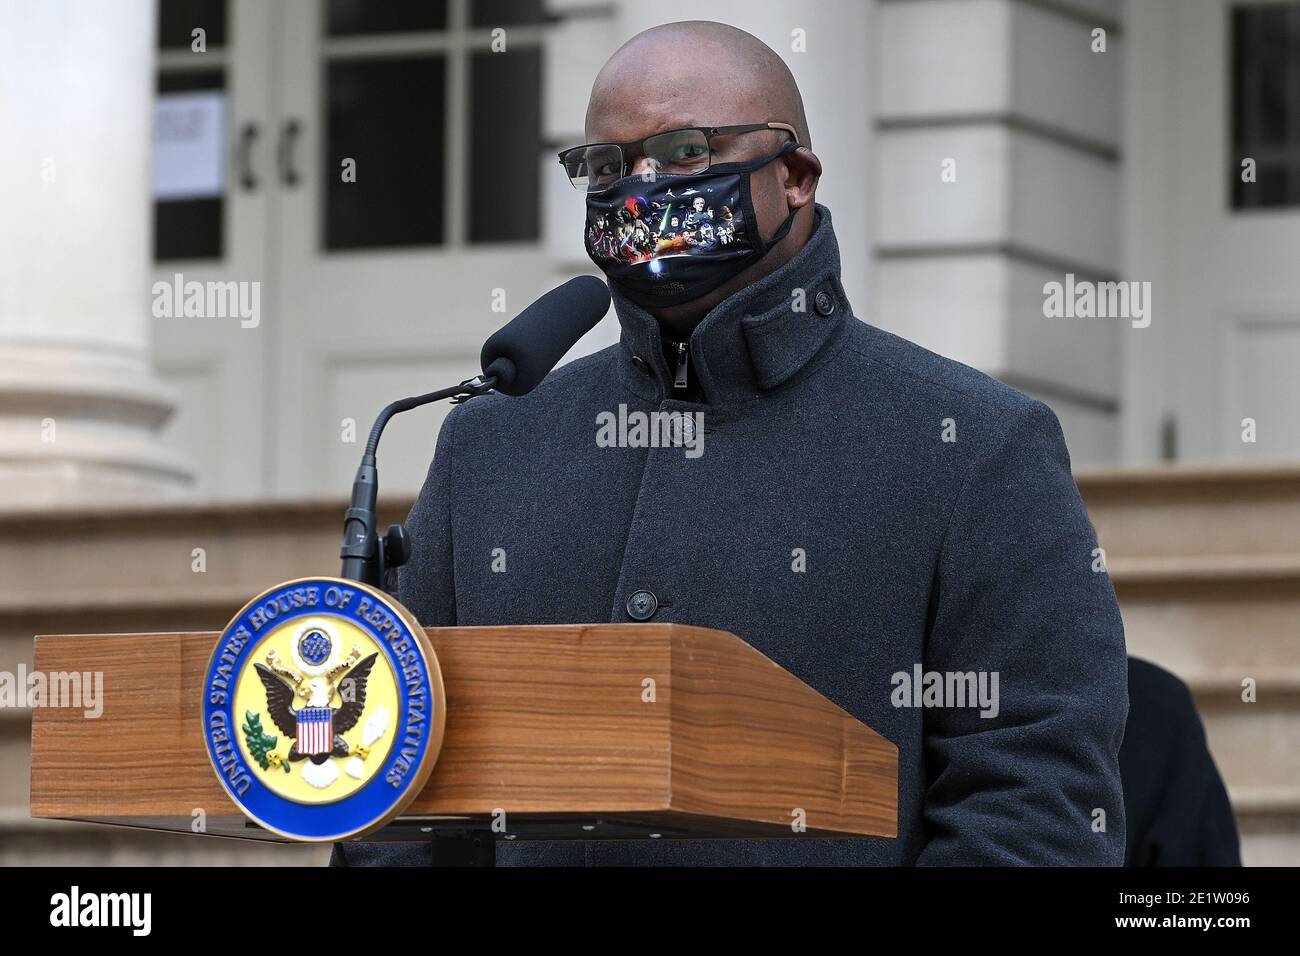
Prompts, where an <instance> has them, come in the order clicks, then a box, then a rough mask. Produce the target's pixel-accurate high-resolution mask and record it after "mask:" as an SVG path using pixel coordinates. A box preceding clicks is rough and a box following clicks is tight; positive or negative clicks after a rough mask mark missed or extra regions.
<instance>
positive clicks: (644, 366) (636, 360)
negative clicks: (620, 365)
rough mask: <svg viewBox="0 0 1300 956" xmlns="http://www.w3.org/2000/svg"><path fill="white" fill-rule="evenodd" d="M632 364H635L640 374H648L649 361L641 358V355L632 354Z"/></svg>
mask: <svg viewBox="0 0 1300 956" xmlns="http://www.w3.org/2000/svg"><path fill="white" fill-rule="evenodd" d="M632 364H633V365H635V366H636V370H637V371H638V372H640V373H641V374H642V375H649V374H650V363H649V362H647V361H646V360H645V359H643V358H642V357H641V356H639V355H633V356H632Z"/></svg>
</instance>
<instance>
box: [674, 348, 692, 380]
mask: <svg viewBox="0 0 1300 956" xmlns="http://www.w3.org/2000/svg"><path fill="white" fill-rule="evenodd" d="M689 364H690V362H689V359H688V357H687V351H686V343H685V342H678V343H677V377H676V378H674V379H673V388H685V387H686V369H687V367H688V366H689Z"/></svg>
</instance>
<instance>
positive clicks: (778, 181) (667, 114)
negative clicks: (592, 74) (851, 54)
mask: <svg viewBox="0 0 1300 956" xmlns="http://www.w3.org/2000/svg"><path fill="white" fill-rule="evenodd" d="M755 123H785V124H787V125H789V126H793V127H794V128H795V130H796V132H797V136H798V140H799V143H800V145H801V147H803V148H801V149H796V150H794V151H792V152H788V153H782V154H781V155H779V156H778V155H777V154H778V153H779V152H780V150H781V147H782V146H783V145H784V144H785V143H787V142H789V139H790V134H789V132H788V131H785V130H771V129H769V130H757V131H754V132H750V133H742V134H719V135H717V136H715V137H713V138H712V139H711V140H710V143H709V147H710V163H711V164H723V163H743V162H753V161H755V160H759V159H762V158H763V157H771V158H772V161H771V162H768V163H766V164H765V165H763V166H762V168H759V169H755V170H753V171H752V172H750V173H749V174H748V175H749V190H750V196H751V204H752V208H753V212H754V220H755V222H754V225H756V226H757V230H758V233H759V236H760V237H761V238H762V239H763V240H764V241H769V240H770V239H771V237H772V236H773V235H774V234H775V233H776V232H777V230H778V229H780V228H781V224H782V223H783V222H785V221H786V219H787V218H790V219H791V225H790V227H789V230H788V232H787V233H786V235H785V237H784V238H783V239H781V240H780V241H779V242H778V243H777V244H776V245H775V246H773V247H772V249H770V250H769V251H768V252H767V254H765V255H763V256H761V257H760V258H759V259H758V260H757V261H756V262H754V263H753V265H751V266H750V267H749V268H747V269H745V270H744V271H743V272H740V273H739V274H738V275H735V276H733V277H732V278H730V279H729V280H727V281H726V282H724V283H723V284H722V285H720V286H718V287H717V288H716V289H714V290H712V291H711V292H708V293H706V294H704V295H702V296H700V298H698V299H695V300H693V301H691V302H684V303H682V304H680V305H674V306H667V307H663V308H659V309H655V310H654V313H655V316H656V318H658V319H659V321H660V322H661V323H662V324H664V325H667V326H669V327H671V328H672V329H674V330H675V332H676V333H677V334H680V335H684V334H686V333H687V332H689V331H690V329H692V328H693V327H694V326H695V325H696V324H697V323H698V322H699V321H700V320H701V319H702V318H703V317H704V315H705V314H707V312H708V311H709V310H710V309H711V308H713V307H714V306H715V305H717V304H718V303H719V302H721V301H722V300H723V299H725V298H726V297H727V296H729V295H731V294H733V293H734V292H736V291H738V290H739V289H742V288H744V287H745V286H746V285H747V284H749V283H752V282H755V281H757V280H758V279H760V278H762V277H763V276H764V275H767V274H768V273H770V272H772V271H774V270H776V269H778V268H779V267H780V266H781V264H782V263H784V262H788V261H789V260H790V259H791V258H792V257H793V256H795V255H796V254H797V253H798V251H799V250H800V249H802V248H803V246H804V245H805V243H807V241H808V237H809V236H810V235H811V234H812V229H813V220H814V216H815V213H814V211H813V210H814V204H815V201H816V193H817V181H818V179H819V177H820V176H821V172H822V166H821V162H820V161H819V160H818V159H817V157H816V156H815V155H813V152H812V150H811V149H810V148H808V147H809V145H810V143H809V136H808V120H807V119H806V118H805V117H804V111H803V97H801V96H800V95H799V87H798V86H797V85H796V84H795V81H794V77H793V76H792V75H791V73H790V69H789V67H787V66H786V65H785V63H784V62H783V61H782V60H781V58H780V57H779V56H777V55H776V53H775V52H773V50H772V49H771V48H770V47H769V46H767V45H766V44H765V43H763V42H761V41H760V40H758V39H757V38H756V37H753V36H751V35H750V34H748V33H746V32H745V31H744V30H738V29H736V28H735V27H731V26H727V25H726V24H724V23H713V22H711V21H706V20H688V21H684V22H682V23H667V24H664V25H663V26H657V27H652V28H651V29H649V30H646V31H645V32H643V33H638V34H637V35H636V36H634V37H633V38H632V39H630V40H628V41H627V42H626V43H624V44H623V46H621V47H620V48H619V49H618V52H616V53H615V54H614V55H613V56H612V57H610V58H609V61H608V62H607V63H606V64H605V65H604V66H603V67H602V68H601V70H600V73H599V74H598V75H597V76H596V81H595V83H594V84H592V89H591V100H590V102H589V103H588V104H587V133H586V136H587V141H588V142H589V143H619V144H624V143H637V142H640V141H641V140H643V139H645V138H646V137H647V136H653V135H654V134H655V133H662V132H665V131H667V130H672V129H681V128H683V127H691V126H696V127H713V126H748V125H750V124H755ZM624 160H625V162H626V164H627V166H628V167H629V168H628V169H626V170H625V172H624V174H625V175H626V174H628V173H637V174H642V175H644V174H646V173H647V172H649V171H651V170H652V169H653V168H654V167H653V165H652V162H651V160H650V159H649V158H647V157H644V156H637V155H635V154H632V155H627V154H625V155H624ZM756 245H757V243H756Z"/></svg>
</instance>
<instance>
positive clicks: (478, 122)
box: [468, 48, 542, 242]
mask: <svg viewBox="0 0 1300 956" xmlns="http://www.w3.org/2000/svg"><path fill="white" fill-rule="evenodd" d="M541 82H542V60H541V52H540V51H539V50H537V49H536V48H531V49H530V48H512V49H510V51H509V52H508V53H490V52H479V53H475V54H474V55H473V57H472V58H471V60H470V87H469V88H470V116H471V118H472V122H473V128H472V129H471V130H470V147H469V162H468V168H469V181H470V205H469V210H468V217H469V241H470V242H510V241H520V240H530V239H536V238H537V237H538V219H539V214H538V204H539V201H540V197H539V196H538V184H537V178H538V171H539V170H538V162H539V154H540V150H541V127H540V124H541V89H540V87H541Z"/></svg>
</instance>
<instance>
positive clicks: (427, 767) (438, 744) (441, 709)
mask: <svg viewBox="0 0 1300 956" xmlns="http://www.w3.org/2000/svg"><path fill="white" fill-rule="evenodd" d="M309 581H328V582H329V583H331V584H338V585H342V586H344V587H349V588H355V589H357V590H359V591H364V592H365V593H366V594H368V595H369V596H370V597H372V598H376V599H378V600H379V601H381V602H382V603H383V604H384V605H385V606H386V607H388V608H389V609H390V610H392V611H395V612H397V614H398V615H399V616H400V617H401V618H402V620H403V621H404V622H405V623H406V625H407V627H408V628H409V629H410V631H411V634H412V636H414V637H415V642H416V645H417V646H418V648H419V651H420V654H421V655H422V656H423V658H424V667H425V673H427V674H428V675H429V689H430V691H432V693H433V697H434V716H433V720H432V731H431V733H430V735H429V746H428V747H426V748H425V751H424V757H423V759H422V760H421V761H420V765H419V766H418V767H416V768H415V773H414V774H413V775H412V777H411V778H410V782H409V783H408V785H407V787H406V791H405V792H404V793H403V794H402V795H401V796H400V797H399V798H398V799H397V800H396V801H395V802H394V804H393V805H392V806H391V807H390V808H389V809H388V810H386V811H385V812H384V813H382V814H381V815H380V816H378V817H376V818H375V819H374V820H372V821H370V822H369V823H366V824H364V825H362V826H361V827H359V828H357V829H355V830H350V831H346V832H343V833H338V834H333V835H330V836H322V837H312V836H302V835H300V834H297V833H289V832H287V831H285V830H281V829H279V828H278V827H273V826H271V825H270V824H268V823H267V822H266V821H265V820H261V819H259V818H258V817H257V816H255V815H254V814H252V813H249V812H248V809H247V808H246V807H245V806H244V805H243V803H242V802H241V801H240V799H239V798H238V797H237V796H236V795H235V794H234V793H232V792H231V790H230V787H229V786H228V785H227V784H226V778H225V776H224V775H223V774H222V772H221V768H220V767H218V766H217V764H216V761H215V760H214V759H213V756H212V748H211V747H209V746H208V740H207V729H206V727H205V726H204V724H203V720H202V713H203V710H204V708H205V706H206V694H207V681H206V680H205V681H204V686H203V693H204V696H203V697H201V698H200V702H199V714H200V720H199V732H200V735H201V736H202V739H203V752H204V753H205V754H207V757H208V764H209V765H210V766H211V767H212V772H213V775H214V776H216V778H217V781H218V782H219V783H220V784H221V789H222V790H224V791H225V792H226V796H228V797H229V798H230V800H231V802H232V803H234V805H235V806H236V807H237V808H238V809H239V812H240V813H242V814H243V815H244V817H245V818H247V819H249V820H251V821H252V822H253V823H256V824H257V825H258V826H259V827H261V828H262V829H264V830H267V831H269V832H271V833H274V834H276V835H277V836H281V837H284V838H285V839H286V840H292V841H293V842H295V843H337V842H340V841H346V840H355V839H357V838H359V837H363V836H366V835H367V834H370V833H374V832H375V831H376V830H381V829H383V828H384V827H385V826H387V825H388V824H389V823H390V822H392V820H393V819H394V818H395V817H397V816H399V815H400V814H402V813H403V812H404V811H405V810H406V808H407V807H409V806H410V805H411V804H412V803H413V802H414V801H415V798H416V797H417V796H419V795H420V793H421V792H423V790H424V787H425V784H427V783H428V782H429V775H430V774H431V773H433V767H434V764H436V763H437V762H438V756H439V755H440V754H441V753H442V743H443V736H444V734H445V732H446V729H447V705H446V699H447V697H446V694H447V692H446V686H445V685H444V683H443V679H442V665H441V663H440V662H439V660H438V655H437V652H435V651H434V649H433V642H432V641H430V640H429V635H428V634H427V633H426V632H425V630H424V625H423V624H421V623H420V622H419V621H417V620H416V619H415V615H414V614H412V613H411V612H410V610H409V609H408V608H407V607H406V605H405V604H403V603H402V602H401V601H399V600H397V598H396V597H394V596H393V595H391V594H389V593H387V592H386V591H381V590H380V589H379V588H376V587H374V586H373V585H370V584H366V583H364V582H362V581H352V580H349V579H348V578H340V577H335V576H333V575H329V574H313V575H309V576H307V577H301V578H291V579H289V580H288V581H281V582H280V583H279V584H274V585H272V586H271V587H269V588H267V589H266V590H264V591H262V592H261V593H260V594H258V595H257V596H255V597H253V598H250V599H249V600H248V601H247V602H245V604H244V605H243V607H241V608H240V609H239V610H238V611H236V612H235V614H234V616H233V617H231V619H230V620H229V621H227V622H226V626H225V627H223V628H222V629H221V632H220V635H219V637H218V639H217V643H216V645H215V646H214V647H213V648H212V653H211V654H209V655H208V666H207V668H206V669H205V670H204V672H203V673H204V677H205V678H206V677H207V676H208V675H209V674H211V673H212V665H213V663H214V662H215V661H216V659H217V654H218V653H220V651H221V648H222V646H223V645H224V643H225V641H224V640H223V639H224V638H225V636H226V633H227V632H228V631H229V630H230V629H231V627H233V626H234V624H235V623H236V622H237V621H238V620H239V619H240V618H242V617H243V616H244V615H245V614H246V613H247V612H248V610H249V609H250V608H252V607H253V606H254V605H256V604H257V603H258V602H260V601H262V600H263V599H265V598H266V596H267V595H268V594H272V593H274V592H275V591H279V590H281V589H283V588H286V587H290V586H292V585H295V584H305V583H307V582H309ZM399 673H400V672H399ZM231 706H232V707H233V706H234V699H233V696H232V698H231ZM232 744H233V745H234V746H236V747H238V742H237V741H232ZM277 796H279V795H278V794H277ZM350 796H351V795H350ZM350 796H349V797H345V798H344V799H345V800H346V799H350ZM280 799H283V800H286V801H287V802H292V803H296V804H297V805H298V806H300V807H304V808H307V809H306V810H305V811H304V812H307V813H310V812H312V811H311V809H310V808H311V807H317V806H335V804H328V803H324V804H305V803H298V802H297V801H291V800H289V799H288V798H286V797H281V798H280Z"/></svg>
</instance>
